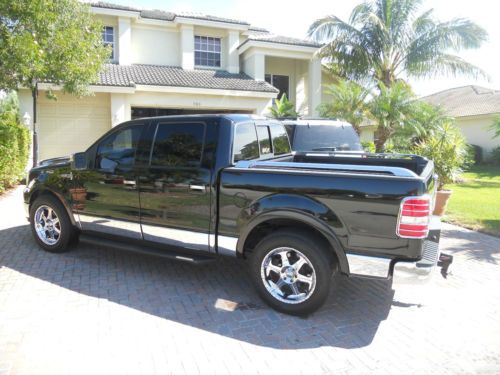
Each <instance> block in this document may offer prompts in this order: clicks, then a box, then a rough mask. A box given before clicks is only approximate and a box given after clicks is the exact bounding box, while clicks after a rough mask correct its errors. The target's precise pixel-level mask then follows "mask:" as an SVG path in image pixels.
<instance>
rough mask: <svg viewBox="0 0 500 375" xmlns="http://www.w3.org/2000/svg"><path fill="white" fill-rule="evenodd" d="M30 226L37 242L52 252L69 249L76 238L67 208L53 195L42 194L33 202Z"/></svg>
mask: <svg viewBox="0 0 500 375" xmlns="http://www.w3.org/2000/svg"><path fill="white" fill-rule="evenodd" d="M30 226H31V231H32V233H33V236H34V237H35V240H36V242H37V243H38V244H39V245H40V246H41V247H42V248H43V249H44V250H47V251H50V252H52V253H61V252H64V251H67V250H68V249H69V244H70V242H71V241H72V240H74V238H75V230H74V228H73V226H72V224H71V221H70V219H69V217H68V214H67V212H66V209H65V208H64V207H63V205H62V204H61V202H59V201H58V200H57V199H56V198H54V197H52V196H48V195H47V196H41V197H39V198H37V199H36V200H35V201H34V202H33V204H32V205H31V208H30Z"/></svg>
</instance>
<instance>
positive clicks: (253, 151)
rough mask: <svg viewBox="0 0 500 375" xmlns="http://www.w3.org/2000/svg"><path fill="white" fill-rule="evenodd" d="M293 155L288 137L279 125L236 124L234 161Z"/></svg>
mask: <svg viewBox="0 0 500 375" xmlns="http://www.w3.org/2000/svg"><path fill="white" fill-rule="evenodd" d="M289 153H291V147H290V142H289V141H288V135H287V132H286V130H285V128H284V126H283V125H281V124H279V123H267V124H266V123H257V124H256V123H253V122H251V123H241V124H236V129H235V132H234V140H233V160H234V162H235V163H236V162H238V161H240V160H258V159H262V160H264V159H269V158H273V157H275V156H279V155H285V154H289Z"/></svg>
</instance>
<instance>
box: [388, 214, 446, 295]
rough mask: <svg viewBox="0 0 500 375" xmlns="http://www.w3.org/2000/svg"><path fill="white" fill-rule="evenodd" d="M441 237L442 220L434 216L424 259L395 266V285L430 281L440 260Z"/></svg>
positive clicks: (424, 251)
mask: <svg viewBox="0 0 500 375" xmlns="http://www.w3.org/2000/svg"><path fill="white" fill-rule="evenodd" d="M440 236H441V220H440V218H439V217H438V216H432V217H431V222H430V228H429V235H428V236H427V238H426V239H425V241H424V250H423V254H422V259H421V260H419V261H418V262H403V261H399V262H397V263H395V264H394V268H393V272H392V283H393V285H398V284H420V283H425V282H427V281H428V280H429V279H430V276H431V274H432V271H433V269H434V268H435V267H436V265H437V264H438V260H439V239H440Z"/></svg>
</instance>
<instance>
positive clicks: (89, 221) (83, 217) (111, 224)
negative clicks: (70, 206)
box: [78, 212, 142, 240]
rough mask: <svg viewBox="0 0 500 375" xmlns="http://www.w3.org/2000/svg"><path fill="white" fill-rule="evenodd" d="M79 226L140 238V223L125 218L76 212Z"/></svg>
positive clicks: (85, 229) (87, 229)
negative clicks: (118, 218) (119, 218)
mask: <svg viewBox="0 0 500 375" xmlns="http://www.w3.org/2000/svg"><path fill="white" fill-rule="evenodd" d="M78 217H79V219H80V220H79V223H80V228H81V229H82V230H84V231H93V232H101V233H107V234H111V235H115V236H123V237H128V238H134V239H138V240H140V239H142V231H141V224H140V223H139V222H132V221H127V220H117V219H111V218H108V217H101V216H94V215H88V214H83V213H81V212H80V213H78Z"/></svg>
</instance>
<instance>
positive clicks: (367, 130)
mask: <svg viewBox="0 0 500 375" xmlns="http://www.w3.org/2000/svg"><path fill="white" fill-rule="evenodd" d="M375 129H376V126H362V127H361V134H360V135H359V138H360V139H361V142H373V140H374V139H375Z"/></svg>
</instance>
